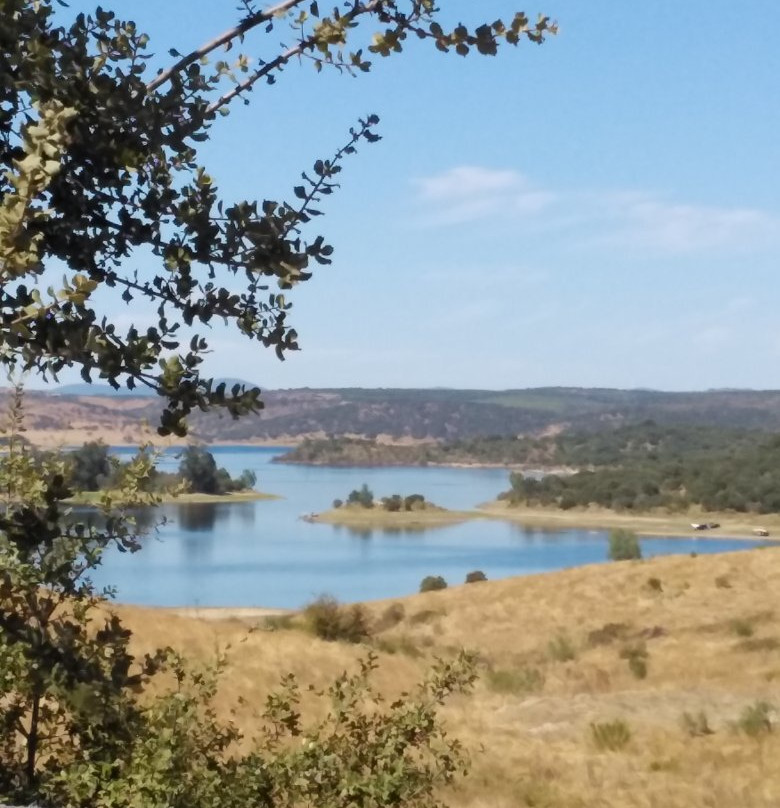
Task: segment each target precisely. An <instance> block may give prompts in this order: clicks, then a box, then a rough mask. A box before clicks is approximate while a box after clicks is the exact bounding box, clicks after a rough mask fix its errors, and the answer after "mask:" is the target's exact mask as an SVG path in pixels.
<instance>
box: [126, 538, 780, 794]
mask: <svg viewBox="0 0 780 808" xmlns="http://www.w3.org/2000/svg"><path fill="white" fill-rule="evenodd" d="M258 597H259V599H262V595H259V596H258ZM398 602H399V603H400V604H401V605H402V611H401V610H399V609H398V608H397V607H396V612H397V614H396V618H397V617H398V616H399V613H400V614H402V617H401V619H400V622H398V623H397V624H395V625H392V626H391V627H388V628H385V629H384V630H381V631H378V632H377V633H376V634H375V636H374V638H373V639H372V641H371V643H372V645H373V647H374V648H376V649H377V650H378V653H379V655H380V661H381V667H380V671H379V680H378V681H379V684H380V686H381V687H382V689H383V690H384V691H385V692H386V693H387V694H388V695H390V694H397V693H398V692H400V691H401V690H402V689H403V688H405V687H408V686H409V685H410V684H411V683H412V682H413V681H415V680H416V679H417V678H419V676H420V675H421V673H422V671H423V670H424V669H425V668H426V666H427V664H428V663H429V662H430V660H431V659H432V658H433V657H434V656H436V655H439V656H441V655H444V656H447V655H449V654H452V653H454V652H455V650H456V649H457V648H460V647H463V646H465V647H467V648H470V649H473V650H475V651H477V652H478V654H479V658H480V668H481V679H480V682H479V684H478V686H477V690H476V692H475V693H474V694H473V695H472V696H471V697H461V698H459V699H458V700H457V701H456V702H455V703H454V704H453V706H452V707H449V708H448V709H447V720H448V723H449V726H450V728H451V731H452V732H453V733H455V734H457V735H458V736H459V737H460V738H462V739H463V741H464V742H465V743H466V744H467V745H468V746H469V748H470V749H471V750H472V754H473V771H472V774H471V776H470V777H469V778H468V779H467V780H465V781H464V783H463V785H462V787H461V789H460V790H459V791H458V792H456V793H455V794H452V795H450V796H449V797H448V802H449V804H451V805H452V806H454V808H467V807H468V808H478V807H479V808H488V807H490V808H510V806H512V808H514V807H515V806H529V807H530V806H535V808H626V807H627V806H647V808H650V807H651V806H657V808H678V807H679V808H691V807H692V806H697V808H698V806H707V808H770V806H772V808H776V806H777V805H778V804H780V767H779V766H777V760H778V759H780V733H777V732H769V731H767V725H766V722H765V720H764V719H765V718H768V720H769V722H770V723H775V722H777V721H779V720H780V715H778V713H777V712H776V711H772V710H770V711H769V712H768V713H766V715H765V714H764V713H763V712H762V710H764V708H763V707H762V706H761V704H762V703H763V702H767V703H771V702H774V703H775V705H778V704H780V688H779V687H778V682H780V629H779V628H778V621H777V618H778V615H780V548H777V549H776V548H769V549H764V550H756V551H749V552H743V553H735V554H726V555H719V556H701V557H697V558H689V557H675V558H659V559H654V560H652V561H646V562H639V563H636V562H634V563H620V564H611V565H605V566H598V567H584V568H578V569H573V570H568V571H564V572H559V573H553V574H546V575H538V576H531V577H526V578H516V579H512V580H506V581H499V582H488V583H478V584H472V585H469V586H463V587H458V588H452V589H449V590H445V591H443V592H435V593H428V594H425V595H418V596H414V597H410V598H406V599H404V600H402V601H398ZM387 607H388V603H375V604H370V610H371V613H372V615H373V616H374V618H375V622H376V623H381V620H382V616H383V615H384V614H385V613H386V611H387ZM120 611H121V612H122V613H123V615H124V617H125V618H126V619H127V620H128V621H129V623H130V624H131V625H132V626H133V627H134V628H136V629H137V630H138V631H139V632H140V633H139V640H138V644H139V650H140V648H141V647H143V648H144V649H146V648H150V647H151V646H153V645H158V644H167V643H174V644H175V645H177V646H178V647H181V648H182V649H184V650H186V652H187V653H189V654H191V655H195V656H200V657H202V658H210V657H212V656H213V654H214V652H215V648H216V647H217V646H219V647H223V648H224V647H225V646H226V645H227V644H232V650H229V651H228V659H229V662H228V668H227V673H226V676H225V679H224V682H223V689H222V695H221V697H220V702H219V707H220V710H222V711H223V712H224V713H225V714H227V712H228V710H229V709H230V708H231V707H236V709H237V710H238V713H237V717H238V720H239V721H241V722H242V723H243V724H245V725H247V726H248V725H251V723H252V721H253V718H252V715H253V713H254V710H255V707H256V706H257V705H258V704H259V703H261V701H262V698H263V697H264V694H265V693H267V692H268V689H269V688H270V687H272V685H273V684H274V682H276V681H277V680H278V678H279V677H280V675H281V674H282V673H283V672H285V671H290V670H291V671H294V672H295V673H296V674H297V675H298V676H299V677H300V679H301V681H303V682H307V683H308V682H311V683H312V684H314V685H317V686H320V685H323V684H325V683H326V682H327V681H328V680H329V679H331V678H332V677H333V676H334V675H336V674H338V673H339V672H340V671H342V670H343V669H344V668H345V667H348V666H351V665H353V664H354V663H355V661H356V660H357V659H358V658H360V657H361V656H363V655H365V653H366V652H367V650H368V648H367V646H363V645H347V644H343V643H337V642H336V643H333V642H331V643H327V642H323V641H320V640H317V639H313V638H312V637H311V635H310V634H308V633H307V632H306V631H305V630H304V629H303V628H301V627H295V621H293V627H289V628H277V629H275V630H270V629H269V628H268V627H267V626H266V628H265V629H263V626H264V625H266V624H264V623H263V619H262V618H259V617H258V618H256V619H254V620H253V619H252V618H251V617H250V616H248V615H247V611H246V610H242V611H241V612H240V613H238V614H237V615H236V616H235V617H231V615H230V612H229V611H225V612H223V615H224V618H225V619H223V620H219V619H217V620H214V619H213V618H214V611H213V610H210V611H209V613H208V617H209V618H210V619H208V620H207V619H203V620H199V619H196V618H186V617H180V616H176V615H174V614H172V613H170V612H162V611H155V612H154V613H153V615H151V614H150V612H149V610H144V609H137V608H130V607H126V608H122V609H120ZM205 616H206V615H204V617H205ZM150 617H153V619H150ZM253 622H254V623H257V624H258V625H259V626H260V630H256V631H253V632H251V633H249V634H247V630H248V627H249V626H250V625H251V624H252V623H253ZM385 622H387V621H386V620H385ZM274 625H277V626H278V625H280V623H279V621H278V620H277V621H276V622H275V623H274ZM281 625H286V623H285V621H282V622H281ZM637 660H639V661H637ZM643 667H644V668H646V675H644V677H642V676H641V674H642V668H643ZM239 697H243V698H244V699H245V700H246V701H245V702H244V703H241V704H239V703H238V699H239ZM686 713H687V714H688V717H687V718H686V717H685V714H686ZM614 722H618V723H617V724H614ZM610 723H613V727H612V729H609V728H606V729H605V728H604V726H603V725H605V724H610ZM594 724H595V725H601V727H600V728H597V730H596V732H595V733H594V730H593V729H592V725H594ZM625 731H627V733H628V738H627V739H626V737H625ZM597 736H598V737H597ZM609 743H612V745H613V746H616V747H617V748H615V749H609V748H607V747H606V746H605V744H609ZM621 744H622V745H621Z"/></svg>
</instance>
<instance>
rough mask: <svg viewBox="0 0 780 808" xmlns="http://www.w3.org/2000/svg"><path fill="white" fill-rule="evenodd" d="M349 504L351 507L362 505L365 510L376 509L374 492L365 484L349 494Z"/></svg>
mask: <svg viewBox="0 0 780 808" xmlns="http://www.w3.org/2000/svg"><path fill="white" fill-rule="evenodd" d="M347 502H348V503H349V504H350V505H360V506H361V507H363V508H373V507H374V492H373V491H372V490H371V489H370V488H369V487H368V486H367V485H366V483H363V485H362V486H361V487H360V488H359V489H357V488H356V489H354V490H352V491H350V492H349V496H348V497H347Z"/></svg>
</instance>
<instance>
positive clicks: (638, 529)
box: [476, 501, 780, 541]
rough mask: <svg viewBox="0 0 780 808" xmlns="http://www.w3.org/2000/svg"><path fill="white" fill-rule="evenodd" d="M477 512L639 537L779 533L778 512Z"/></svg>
mask: <svg viewBox="0 0 780 808" xmlns="http://www.w3.org/2000/svg"><path fill="white" fill-rule="evenodd" d="M476 512H477V513H479V514H481V515H483V516H487V517H491V518H494V519H506V520H508V521H511V522H517V523H519V524H523V525H527V526H529V527H541V528H550V529H556V530H576V529H584V530H587V529H592V530H609V529H611V528H624V529H626V530H633V531H634V532H635V533H638V534H639V535H640V536H681V537H685V538H691V539H701V540H703V541H706V540H707V539H750V540H754V541H755V540H760V538H761V537H759V536H756V535H755V534H754V533H753V531H754V530H756V529H758V528H764V529H766V530H768V531H769V533H770V535H769V537H768V539H769V541H772V537H773V536H778V535H780V514H742V513H727V512H704V511H690V512H688V513H681V514H677V513H676V514H668V513H643V514H632V513H617V512H615V511H609V510H607V509H603V508H602V509H596V508H590V509H588V510H583V509H575V508H572V509H571V510H566V511H563V510H556V509H552V508H532V507H527V506H522V505H518V506H510V505H508V504H507V503H505V502H501V501H495V502H487V503H485V504H483V505H480V506H478V508H477V509H476ZM707 522H718V523H719V524H720V527H719V528H715V529H712V530H694V529H693V528H692V527H691V523H707Z"/></svg>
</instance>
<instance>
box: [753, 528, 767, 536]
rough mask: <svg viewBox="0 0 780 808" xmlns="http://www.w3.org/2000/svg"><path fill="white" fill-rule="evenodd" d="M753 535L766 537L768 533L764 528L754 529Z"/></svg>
mask: <svg viewBox="0 0 780 808" xmlns="http://www.w3.org/2000/svg"><path fill="white" fill-rule="evenodd" d="M753 535H754V536H768V535H769V531H768V530H767V529H766V528H765V527H754V528H753Z"/></svg>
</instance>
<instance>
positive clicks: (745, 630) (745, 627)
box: [731, 617, 753, 637]
mask: <svg viewBox="0 0 780 808" xmlns="http://www.w3.org/2000/svg"><path fill="white" fill-rule="evenodd" d="M731 628H732V629H734V633H735V634H736V635H737V637H752V636H753V624H752V623H751V622H750V620H745V619H744V618H741V617H738V618H737V619H736V620H732V621H731Z"/></svg>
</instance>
